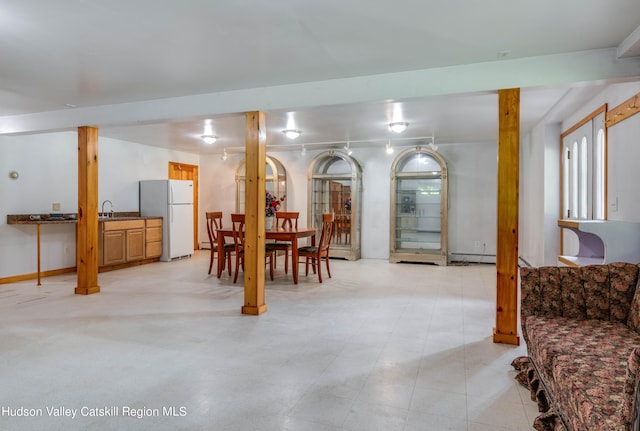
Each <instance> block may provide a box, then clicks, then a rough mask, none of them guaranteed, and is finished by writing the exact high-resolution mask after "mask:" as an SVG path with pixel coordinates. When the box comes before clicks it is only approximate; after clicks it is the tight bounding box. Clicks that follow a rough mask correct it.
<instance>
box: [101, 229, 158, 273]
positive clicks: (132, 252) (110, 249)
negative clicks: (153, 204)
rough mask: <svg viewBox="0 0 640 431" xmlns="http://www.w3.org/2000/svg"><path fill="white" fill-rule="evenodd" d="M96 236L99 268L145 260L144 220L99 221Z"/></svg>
mask: <svg viewBox="0 0 640 431" xmlns="http://www.w3.org/2000/svg"><path fill="white" fill-rule="evenodd" d="M99 224H100V227H99V236H98V248H99V250H98V262H99V265H100V266H109V265H118V264H123V263H128V262H135V261H138V260H143V259H144V258H145V245H146V243H145V220H144V219H135V220H108V221H101V222H100V223H99Z"/></svg>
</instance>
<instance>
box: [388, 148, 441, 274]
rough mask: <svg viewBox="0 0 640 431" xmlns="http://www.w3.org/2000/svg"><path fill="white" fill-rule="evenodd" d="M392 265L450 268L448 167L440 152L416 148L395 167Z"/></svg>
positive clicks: (400, 158) (392, 190)
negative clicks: (447, 266) (446, 266)
mask: <svg viewBox="0 0 640 431" xmlns="http://www.w3.org/2000/svg"><path fill="white" fill-rule="evenodd" d="M390 221H391V223H390V224H391V226H390V235H391V237H390V241H389V245H390V250H389V261H391V262H401V261H404V262H430V263H437V264H438V265H446V264H447V262H448V258H447V165H446V163H445V161H444V159H443V158H442V156H441V155H440V154H438V153H437V152H435V151H433V150H430V149H427V148H423V147H416V148H410V149H408V150H405V151H403V152H402V153H400V154H399V155H398V156H397V157H396V159H395V160H394V162H393V164H392V166H391V217H390Z"/></svg>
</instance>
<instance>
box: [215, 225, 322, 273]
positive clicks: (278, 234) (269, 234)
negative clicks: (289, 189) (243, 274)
mask: <svg viewBox="0 0 640 431" xmlns="http://www.w3.org/2000/svg"><path fill="white" fill-rule="evenodd" d="M316 233H317V229H316V228H312V227H301V228H295V227H292V228H289V227H275V226H274V227H273V228H271V229H266V230H265V239H271V240H276V241H288V242H291V260H292V262H293V265H292V266H293V268H292V271H293V284H298V266H299V265H298V240H299V239H301V238H311V245H316ZM217 234H218V278H220V276H221V275H222V270H223V269H224V244H225V238H233V229H231V228H222V229H218V230H217Z"/></svg>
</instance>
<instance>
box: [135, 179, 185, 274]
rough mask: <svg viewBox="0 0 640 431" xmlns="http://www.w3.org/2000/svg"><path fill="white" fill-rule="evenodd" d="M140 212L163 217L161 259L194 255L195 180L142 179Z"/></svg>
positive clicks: (146, 215)
mask: <svg viewBox="0 0 640 431" xmlns="http://www.w3.org/2000/svg"><path fill="white" fill-rule="evenodd" d="M140 215H141V216H143V217H148V216H152V217H158V216H161V217H162V219H163V220H162V256H161V257H160V260H161V261H164V262H168V261H170V260H174V259H180V258H183V257H189V256H191V255H192V254H193V181H191V180H146V181H140Z"/></svg>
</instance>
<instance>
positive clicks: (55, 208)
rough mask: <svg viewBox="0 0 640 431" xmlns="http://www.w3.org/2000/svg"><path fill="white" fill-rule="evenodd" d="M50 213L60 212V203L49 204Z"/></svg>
mask: <svg viewBox="0 0 640 431" xmlns="http://www.w3.org/2000/svg"><path fill="white" fill-rule="evenodd" d="M51 211H60V203H59V202H54V203H53V204H51Z"/></svg>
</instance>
